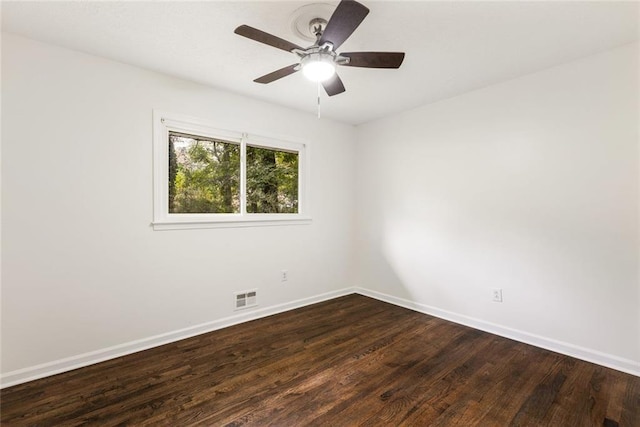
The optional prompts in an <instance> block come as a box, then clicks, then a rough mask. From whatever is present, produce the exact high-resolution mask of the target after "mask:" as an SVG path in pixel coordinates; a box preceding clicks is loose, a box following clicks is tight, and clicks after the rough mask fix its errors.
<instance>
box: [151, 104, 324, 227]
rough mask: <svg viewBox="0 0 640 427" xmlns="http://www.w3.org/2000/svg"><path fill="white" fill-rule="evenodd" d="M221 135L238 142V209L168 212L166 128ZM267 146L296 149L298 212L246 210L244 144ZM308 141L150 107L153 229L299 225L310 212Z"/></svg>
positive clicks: (289, 149) (213, 135) (226, 139)
mask: <svg viewBox="0 0 640 427" xmlns="http://www.w3.org/2000/svg"><path fill="white" fill-rule="evenodd" d="M170 131H174V132H182V133H187V134H195V135H200V136H205V137H209V138H215V139H221V140H223V141H229V142H232V143H237V144H239V145H240V213H215V214H212V213H204V214H172V213H169V187H168V185H167V182H168V179H169V144H168V141H169V132H170ZM247 145H250V146H253V147H262V148H270V149H277V150H285V151H295V152H297V153H298V213H282V214H260V213H247V212H246V147H247ZM309 177H310V174H309V143H308V142H302V141H298V140H295V139H292V138H290V137H281V136H274V135H266V134H265V133H263V132H260V133H258V132H248V131H245V132H239V131H234V130H228V129H224V128H220V127H218V126H216V125H213V124H212V123H211V122H209V121H206V120H203V119H198V118H194V117H188V116H184V115H179V114H173V113H168V112H166V111H160V110H153V221H152V223H151V225H152V226H153V229H154V230H179V229H201V228H226V227H259V226H276V225H302V224H309V223H311V216H310V215H309V213H310V209H309Z"/></svg>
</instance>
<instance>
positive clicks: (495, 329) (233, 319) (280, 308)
mask: <svg viewBox="0 0 640 427" xmlns="http://www.w3.org/2000/svg"><path fill="white" fill-rule="evenodd" d="M352 293H358V294H360V295H364V296H368V297H371V298H375V299H377V300H380V301H384V302H388V303H390V304H394V305H397V306H400V307H405V308H408V309H410V310H414V311H417V312H420V313H425V314H428V315H431V316H435V317H438V318H441V319H445V320H449V321H451V322H454V323H459V324H462V325H465V326H469V327H472V328H475V329H479V330H482V331H485V332H489V333H492V334H495V335H499V336H502V337H506V338H510V339H513V340H516V341H520V342H523V343H526V344H531V345H534V346H536V347H540V348H544V349H547V350H551V351H555V352H557V353H561V354H565V355H567V356H571V357H575V358H577V359H581V360H585V361H587V362H592V363H596V364H598V365H602V366H606V367H608V368H612V369H616V370H618V371H622V372H626V373H629V374H631V375H635V376H640V363H639V362H635V361H633V360H629V359H623V358H620V357H617V356H613V355H610V354H606V353H602V352H599V351H596V350H592V349H588V348H584V347H579V346H576V345H573V344H569V343H565V342H561V341H556V340H553V339H550V338H545V337H541V336H539V335H534V334H530V333H528V332H523V331H519V330H516V329H512V328H508V327H505V326H501V325H497V324H494V323H490V322H486V321H484V320H480V319H476V318H473V317H469V316H464V315H461V314H458V313H453V312H450V311H446V310H441V309H439V308H436V307H431V306H428V305H426V304H421V303H417V302H414V301H410V300H407V299H403V298H398V297H395V296H392V295H387V294H384V293H381V292H376V291H372V290H369V289H364V288H345V289H341V290H338V291H333V292H327V293H324V294H320V295H316V296H313V297H309V298H303V299H300V300H296V301H291V302H288V303H284V304H278V305H275V306H271V307H266V308H261V309H256V310H251V311H248V312H246V313H240V314H236V315H233V316H229V317H226V318H223V319H219V320H215V321H212V322H207V323H202V324H200V325H195V326H191V327H189V328H184V329H179V330H176V331H172V332H167V333H165V334H160V335H156V336H152V337H148V338H143V339H140V340H136V341H131V342H128V343H124V344H120V345H116V346H113V347H108V348H104V349H100V350H96V351H91V352H88V353H83V354H79V355H76V356H71V357H67V358H65V359H60V360H54V361H52V362H48V363H43V364H41V365H36V366H31V367H28V368H24V369H18V370H15V371H11V372H7V373H6V374H3V375H2V376H0V388H5V387H10V386H13V385H17V384H22V383H25V382H28V381H32V380H36V379H39V378H44V377H48V376H51V375H55V374H60V373H62V372H67V371H71V370H73V369H77V368H82V367H84V366H89V365H93V364H96V363H99V362H104V361H105V360H109V359H114V358H116V357H121V356H126V355H127V354H132V353H137V352H139V351H142V350H147V349H150V348H153V347H158V346H161V345H164V344H169V343H172V342H175V341H180V340H183V339H185V338H191V337H193V336H196V335H200V334H205V333H207V332H212V331H215V330H218V329H222V328H226V327H228V326H233V325H237V324H239V323H244V322H248V321H251V320H255V319H259V318H262V317H266V316H271V315H273V314H278V313H283V312H285V311H289V310H294V309H296V308H300V307H304V306H307V305H311V304H315V303H318V302H322V301H326V300H329V299H333V298H338V297H341V296H344V295H349V294H352Z"/></svg>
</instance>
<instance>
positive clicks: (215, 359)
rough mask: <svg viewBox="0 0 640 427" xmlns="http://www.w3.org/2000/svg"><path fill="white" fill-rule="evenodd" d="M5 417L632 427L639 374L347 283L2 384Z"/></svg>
mask: <svg viewBox="0 0 640 427" xmlns="http://www.w3.org/2000/svg"><path fill="white" fill-rule="evenodd" d="M0 398H1V420H2V425H5V426H23V425H29V426H31V425H38V426H74V425H100V426H109V425H168V426H189V425H205V426H220V425H231V426H240V425H275V426H305V425H322V426H355V425H366V426H379V425H382V426H401V425H403V426H476V425H477V426H509V425H513V426H617V425H619V426H629V427H636V426H640V378H639V377H635V376H632V375H628V374H624V373H621V372H618V371H615V370H612V369H607V368H603V367H601V366H598V365H594V364H591V363H587V362H583V361H580V360H577V359H573V358H570V357H567V356H562V355H560V354H557V353H553V352H550V351H546V350H542V349H539V348H536V347H532V346H529V345H526V344H521V343H518V342H515V341H511V340H508V339H505V338H501V337H497V336H494V335H491V334H488V333H485V332H480V331H477V330H474V329H471V328H467V327H464V326H460V325H456V324H454V323H450V322H447V321H444V320H440V319H437V318H434V317H430V316H427V315H424V314H420V313H416V312H413V311H410V310H406V309H403V308H400V307H396V306H393V305H390V304H386V303H383V302H380V301H376V300H373V299H370V298H367V297H363V296H359V295H349V296H346V297H342V298H338V299H334V300H331V301H327V302H323V303H320V304H316V305H313V306H309V307H305V308H301V309H298V310H294V311H290V312H287V313H284V314H280V315H276V316H271V317H268V318H264V319H261V320H256V321H253V322H248V323H244V324H242V325H237V326H233V327H230V328H226V329H223V330H220V331H216V332H212V333H208V334H205V335H200V336H198V337H195V338H190V339H187V340H183V341H180V342H177V343H173V344H168V345H165V346H162V347H158V348H154V349H151V350H147V351H143V352H140V353H136V354H132V355H129V356H126V357H121V358H118V359H114V360H110V361H107V362H103V363H100V364H97V365H93V366H89V367H86V368H82V369H77V370H75V371H71V372H67V373H63V374H60V375H56V376H53V377H49V378H45V379H41V380H37V381H32V382H30V383H26V384H21V385H18V386H14V387H10V388H7V389H5V390H2V392H1V394H0Z"/></svg>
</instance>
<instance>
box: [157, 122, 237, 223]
mask: <svg viewBox="0 0 640 427" xmlns="http://www.w3.org/2000/svg"><path fill="white" fill-rule="evenodd" d="M239 212H240V145H238V144H235V143H231V142H225V141H219V140H215V139H210V138H205V137H200V136H194V135H186V134H181V133H176V132H169V213H239Z"/></svg>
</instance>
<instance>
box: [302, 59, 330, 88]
mask: <svg viewBox="0 0 640 427" xmlns="http://www.w3.org/2000/svg"><path fill="white" fill-rule="evenodd" d="M302 73H303V74H304V75H305V77H306V78H308V79H309V80H311V81H314V82H323V81H325V80H327V79H330V78H331V77H332V76H333V75H334V74H335V73H336V66H335V65H334V63H333V58H331V55H327V54H323V53H321V52H318V53H312V54H309V55H307V56H306V57H304V58H303V59H302Z"/></svg>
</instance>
